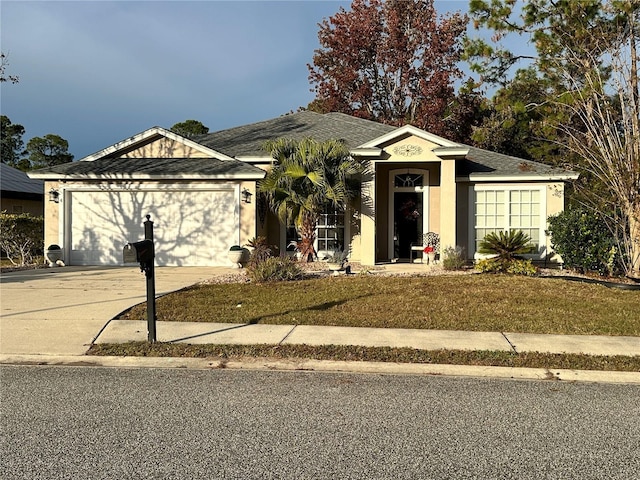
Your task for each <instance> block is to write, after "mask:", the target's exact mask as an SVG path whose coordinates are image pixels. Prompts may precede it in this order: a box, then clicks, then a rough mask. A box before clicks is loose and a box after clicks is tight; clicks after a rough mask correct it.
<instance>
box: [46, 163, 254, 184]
mask: <svg viewBox="0 0 640 480" xmlns="http://www.w3.org/2000/svg"><path fill="white" fill-rule="evenodd" d="M34 173H36V172H34ZM43 173H44V174H47V173H55V174H59V175H60V176H73V177H75V178H83V177H85V178H93V177H96V176H104V177H105V178H108V177H109V175H114V176H141V177H154V178H158V177H165V178H182V177H190V176H192V177H208V178H212V177H213V178H221V179H223V178H227V177H228V178H231V177H234V178H238V177H246V178H261V177H262V176H263V175H264V171H263V170H261V169H259V168H257V167H254V166H253V165H249V164H248V163H244V162H239V161H229V160H218V159H214V158H101V159H98V160H93V161H90V162H71V163H64V164H62V165H55V166H53V167H50V168H47V169H41V170H37V174H43Z"/></svg>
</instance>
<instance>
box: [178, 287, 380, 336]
mask: <svg viewBox="0 0 640 480" xmlns="http://www.w3.org/2000/svg"><path fill="white" fill-rule="evenodd" d="M367 296H369V295H359V296H358V297H355V298H364V297H367ZM349 300H350V301H351V300H354V299H353V298H351V299H349ZM343 303H346V300H340V301H335V302H324V303H321V304H319V305H315V306H311V307H307V308H304V309H295V310H293V309H292V310H287V311H284V312H278V313H272V314H270V315H263V316H260V317H257V318H252V319H251V320H249V321H248V322H247V323H243V324H242V325H234V326H232V327H228V328H221V329H218V330H212V331H210V332H204V333H198V334H197V335H190V336H188V337H182V338H176V339H174V340H171V341H169V343H175V342H184V341H186V340H192V339H194V338H199V337H205V336H207V335H214V334H216V333H223V332H228V331H230V330H236V329H238V328H244V327H248V326H249V325H257V324H258V323H260V322H261V321H262V320H265V319H267V318H270V317H278V316H281V315H290V314H296V313H298V314H299V313H303V312H305V311H308V310H315V311H327V310H329V309H330V308H333V307H337V306H339V305H342V304H343ZM296 325H297V324H296Z"/></svg>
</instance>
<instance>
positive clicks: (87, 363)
mask: <svg viewBox="0 0 640 480" xmlns="http://www.w3.org/2000/svg"><path fill="white" fill-rule="evenodd" d="M0 365H34V366H68V367H73V366H75V367H107V368H187V369H194V370H211V369H229V370H264V371H290V372H300V371H304V372H326V373H362V374H367V373H368V374H386V375H443V376H461V377H484V378H486V377H490V378H503V379H516V380H548V381H565V382H567V381H568V382H591V383H611V384H616V383H619V384H634V385H640V372H611V371H598V370H567V369H546V368H521V367H487V366H473V365H444V364H442V365H441V364H416V363H391V362H355V361H334V360H306V359H288V360H274V359H269V358H255V359H254V358H248V359H243V360H227V359H206V358H174V357H116V356H71V355H69V356H67V355H11V354H3V355H0Z"/></svg>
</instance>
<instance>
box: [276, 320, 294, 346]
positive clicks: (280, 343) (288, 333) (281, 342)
mask: <svg viewBox="0 0 640 480" xmlns="http://www.w3.org/2000/svg"><path fill="white" fill-rule="evenodd" d="M297 326H298V325H294V326H293V327H291V330H289V331H288V332H287V334H286V335H285V336H284V338H283V339H282V340H280V341H279V342H278V346H280V345H282V344H283V343H284V342H285V340H286V339H287V338H289V335H291V334H292V333H293V331H294V330H295V329H296V328H297Z"/></svg>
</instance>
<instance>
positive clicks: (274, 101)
mask: <svg viewBox="0 0 640 480" xmlns="http://www.w3.org/2000/svg"><path fill="white" fill-rule="evenodd" d="M350 3H351V2H350V1H313V0H308V1H266V0H264V1H136V2H133V1H71V2H59V1H47V2H38V1H7V0H2V2H1V4H0V27H1V28H0V31H1V38H0V40H1V48H2V51H3V52H4V53H5V54H8V55H9V57H8V61H9V67H8V68H7V72H6V73H8V74H13V75H18V76H19V77H20V82H19V83H18V84H15V85H12V84H9V83H8V82H5V83H3V84H2V86H1V87H0V89H1V90H0V94H1V97H0V101H1V104H0V105H1V108H0V110H1V112H2V114H3V115H6V116H8V117H9V118H10V119H11V121H12V122H13V123H17V124H21V125H23V126H24V127H25V129H26V134H25V136H24V141H25V144H26V142H27V141H28V139H30V138H31V137H34V136H39V137H41V136H44V135H46V134H48V133H54V134H57V135H60V136H61V137H63V138H64V139H66V140H67V141H68V142H69V151H70V152H71V153H72V154H73V155H74V156H75V159H76V160H79V159H80V158H82V157H84V156H86V155H89V154H91V153H94V152H96V151H98V150H101V149H102V148H105V147H108V146H110V145H112V144H114V143H116V142H118V141H120V140H123V139H125V138H127V137H130V136H132V135H134V134H136V133H139V132H141V131H143V130H146V129H147V128H150V127H153V126H156V125H157V126H161V127H165V128H170V127H171V126H172V125H173V124H175V123H177V122H182V121H184V120H187V119H195V120H199V121H201V122H202V123H204V124H205V125H206V126H207V127H209V129H210V131H216V130H221V129H225V128H230V127H234V126H238V125H244V124H247V123H251V122H256V121H260V120H266V119H269V118H273V117H276V116H279V115H282V114H284V113H287V112H289V111H291V110H297V109H298V107H300V106H306V105H307V104H308V103H309V102H310V101H311V100H313V97H314V95H313V93H312V92H311V91H310V89H311V85H310V84H309V81H308V78H307V77H308V70H307V66H306V65H307V63H311V61H312V56H313V52H314V50H315V49H317V48H318V47H319V45H318V36H317V34H318V23H319V22H321V21H322V19H323V18H328V17H330V16H331V15H333V14H335V13H336V12H337V11H338V10H339V8H340V6H343V7H345V8H346V9H348V7H349V5H350ZM467 5H468V2H467V0H464V1H462V0H460V1H458V0H440V1H436V8H437V9H438V11H439V12H440V13H444V12H446V11H459V10H461V11H466V9H467Z"/></svg>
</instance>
